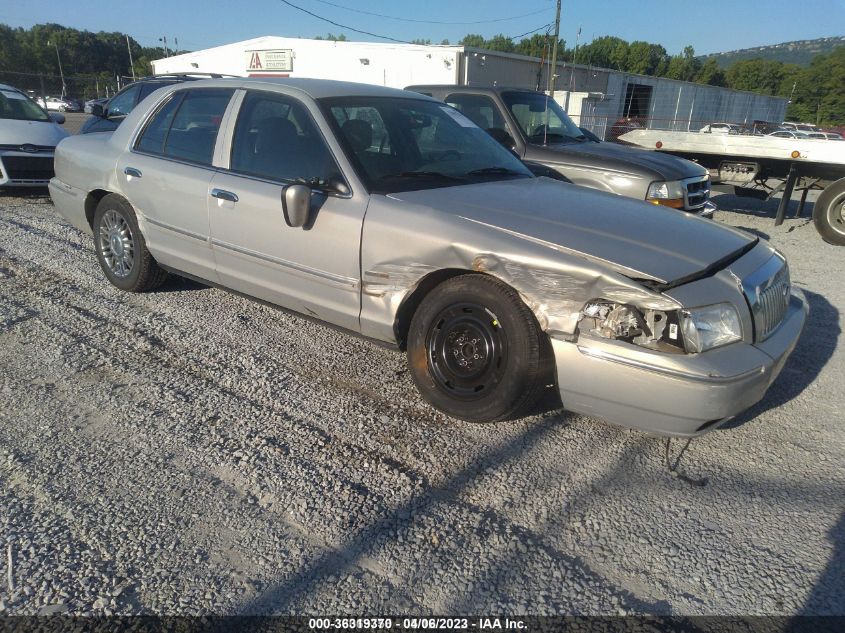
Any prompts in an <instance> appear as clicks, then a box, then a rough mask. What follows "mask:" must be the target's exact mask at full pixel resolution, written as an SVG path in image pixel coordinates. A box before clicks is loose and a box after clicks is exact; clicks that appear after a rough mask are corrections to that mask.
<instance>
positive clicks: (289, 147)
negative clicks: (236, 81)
mask: <svg viewBox="0 0 845 633" xmlns="http://www.w3.org/2000/svg"><path fill="white" fill-rule="evenodd" d="M230 169H231V170H232V171H235V172H238V173H242V174H246V175H251V176H258V177H260V178H266V179H268V180H275V181H282V182H304V183H307V184H309V185H312V186H315V187H320V186H323V185H326V184H328V183H329V182H330V181H332V180H334V179H339V178H340V170H339V169H338V167H337V165H336V164H335V161H334V158H333V157H332V154H331V151H330V150H329V148H328V147H327V146H326V143H325V141H324V140H323V137H322V135H321V134H320V133H319V131H318V130H317V127H316V125H315V124H314V122H313V121H312V119H311V116H310V115H309V114H308V111H307V110H306V109H305V106H303V105H302V104H301V103H300V102H298V101H297V100H295V99H292V98H290V97H287V96H284V95H279V94H274V93H269V92H260V91H250V92H247V94H246V97H244V100H243V103H242V105H241V109H240V112H239V113H238V120H237V123H236V125H235V135H234V138H233V140H232V155H231V163H230Z"/></svg>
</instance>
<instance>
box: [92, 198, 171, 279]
mask: <svg viewBox="0 0 845 633" xmlns="http://www.w3.org/2000/svg"><path fill="white" fill-rule="evenodd" d="M92 228H93V230H94V248H95V249H96V252H97V261H98V262H99V263H100V268H102V269H103V272H104V273H105V274H106V278H107V279H108V280H109V281H110V282H111V283H112V284H113V285H114V286H117V287H118V288H120V289H121V290H127V291H129V292H144V291H146V290H154V289H155V288H158V287H159V286H160V285H161V284H162V283H164V281H165V279H167V272H166V271H164V270H162V269H161V267H159V265H158V264H157V263H156V261H155V259H153V256H152V255H151V254H150V252H149V251H148V250H147V245H146V242H145V241H144V236H143V235H142V234H141V229H140V228H139V227H138V220H137V218H136V217H135V211H134V210H133V209H132V205H130V204H129V203H128V202H127V201H126V200H124V199H123V198H121V197H120V196H118V195H115V194H109V195H107V196H105V197H104V198H103V199H102V200H100V203H99V204H98V205H97V210H96V212H95V213H94V222H93V225H92Z"/></svg>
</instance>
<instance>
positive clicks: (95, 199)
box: [85, 189, 111, 228]
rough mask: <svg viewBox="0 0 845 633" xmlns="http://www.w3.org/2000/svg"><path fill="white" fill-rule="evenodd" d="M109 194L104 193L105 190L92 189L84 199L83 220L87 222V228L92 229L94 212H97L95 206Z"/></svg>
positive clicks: (108, 192) (107, 192)
mask: <svg viewBox="0 0 845 633" xmlns="http://www.w3.org/2000/svg"><path fill="white" fill-rule="evenodd" d="M110 193H111V191H106V190H105V189H94V191H91V192H89V193H88V197H87V198H85V219H86V220H88V226H90V227H91V228H94V212H95V211H96V210H97V205H98V204H100V200H102V199H103V198H105V197H106V196H107V195H109V194H110Z"/></svg>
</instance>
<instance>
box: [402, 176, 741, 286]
mask: <svg viewBox="0 0 845 633" xmlns="http://www.w3.org/2000/svg"><path fill="white" fill-rule="evenodd" d="M390 197H391V198H394V199H396V200H400V201H403V202H408V203H412V204H419V205H424V206H427V207H429V208H431V209H433V210H435V211H441V212H448V213H450V214H452V215H457V216H459V217H460V218H461V219H463V220H464V221H467V222H474V223H477V224H482V225H485V226H486V227H487V228H488V229H489V230H495V231H503V232H507V233H509V234H511V235H513V236H516V237H518V238H521V239H524V240H525V241H526V242H531V243H534V244H537V245H539V246H541V247H547V248H552V249H558V250H561V251H566V252H574V253H576V254H579V255H582V256H584V257H587V258H588V259H591V260H593V261H599V262H601V263H602V264H605V265H608V266H609V267H610V268H612V269H614V270H616V271H618V272H621V273H623V274H625V275H627V276H628V277H632V278H642V279H651V280H653V281H656V282H658V283H661V284H672V282H674V281H677V280H681V279H688V278H691V277H695V275H697V274H699V273H702V272H704V271H707V270H708V269H709V268H710V267H711V266H713V265H714V264H717V263H719V262H722V261H724V260H726V259H727V260H729V259H730V258H731V256H733V255H736V254H738V253H740V252H742V251H743V250H744V249H746V248H749V247H750V246H751V245H752V244H754V243H756V242H757V241H758V240H757V238H755V237H753V236H750V235H748V234H746V233H743V232H740V231H738V230H736V229H731V228H728V227H725V226H723V225H720V224H716V223H715V222H713V221H712V220H703V219H701V218H698V217H696V216H694V215H689V214H686V213H683V212H681V211H675V210H674V209H668V208H666V207H660V206H657V205H653V204H649V203H647V202H640V201H638V200H632V199H631V198H625V197H622V196H617V195H613V194H608V193H603V192H600V191H595V190H593V189H588V188H586V187H578V186H576V185H570V184H566V183H562V182H559V181H555V180H551V179H548V178H531V179H520V180H508V181H501V182H492V183H483V184H482V183H480V184H473V185H464V186H456V187H444V188H440V189H426V190H421V191H411V192H403V193H396V194H391V195H390Z"/></svg>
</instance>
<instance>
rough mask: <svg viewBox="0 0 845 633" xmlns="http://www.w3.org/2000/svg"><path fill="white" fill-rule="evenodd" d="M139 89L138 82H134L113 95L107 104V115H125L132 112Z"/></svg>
mask: <svg viewBox="0 0 845 633" xmlns="http://www.w3.org/2000/svg"><path fill="white" fill-rule="evenodd" d="M140 89H141V86H140V85H139V84H135V85H133V86H130V87H129V88H127V89H126V90H124V91H123V92H121V93H119V94H117V95H115V96H114V97H113V98H112V100H111V101H109V104H108V110H109V111H108V115H109V117H118V116H126V115H127V114H129V113H130V112H132V108H134V107H135V103H136V99H137V97H138V91H139V90H140Z"/></svg>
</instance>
